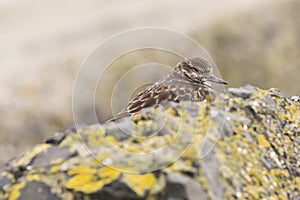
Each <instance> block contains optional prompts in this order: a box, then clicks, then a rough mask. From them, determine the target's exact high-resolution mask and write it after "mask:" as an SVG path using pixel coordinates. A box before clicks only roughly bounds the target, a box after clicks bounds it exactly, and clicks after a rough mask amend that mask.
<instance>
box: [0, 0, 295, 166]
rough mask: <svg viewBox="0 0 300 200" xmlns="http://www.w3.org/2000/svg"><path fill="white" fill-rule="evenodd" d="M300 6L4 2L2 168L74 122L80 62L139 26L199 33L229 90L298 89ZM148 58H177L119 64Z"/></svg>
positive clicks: (214, 1) (0, 2)
mask: <svg viewBox="0 0 300 200" xmlns="http://www.w3.org/2000/svg"><path fill="white" fill-rule="evenodd" d="M299 10H300V1H298V0H285V1H282V0H264V1H261V0H243V1H236V0H226V1H219V0H209V1H208V0H187V1H180V0H173V1H159V0H152V1H139V0H132V1H130V3H129V1H108V0H101V1H99V0H86V1H70V0H61V1H50V0H44V1H37V0H36V1H33V0H14V1H12V0H10V1H9V0H0V87H1V88H0V166H3V165H4V164H5V162H7V161H8V160H9V159H10V158H12V157H14V156H16V155H17V154H19V153H21V152H23V151H24V150H26V149H28V148H30V147H31V146H33V145H34V144H37V143H40V142H42V141H44V139H45V138H46V137H48V136H51V135H53V133H54V132H56V131H63V130H65V129H66V128H67V127H68V126H70V125H72V124H73V123H74V122H73V118H72V102H71V101H72V99H71V97H72V87H73V82H74V79H75V77H76V72H77V70H78V69H79V67H80V65H81V63H82V62H83V61H84V59H85V58H86V57H87V56H88V55H89V53H90V52H91V51H92V50H93V49H94V48H95V47H96V46H97V45H98V44H99V43H101V42H102V41H103V40H105V39H106V38H108V37H110V36H112V35H113V34H117V33H119V32H121V31H126V30H129V29H132V28H138V27H144V26H155V27H162V28H169V29H174V30H177V31H179V32H183V33H185V34H187V35H189V36H191V37H192V38H193V39H195V40H196V41H198V42H199V43H200V44H201V45H203V46H204V47H205V48H206V49H207V51H208V52H209V53H210V55H211V57H212V58H213V60H214V61H215V63H216V64H217V66H219V70H220V73H221V74H222V77H223V79H225V80H226V81H228V82H229V83H230V85H229V87H236V86H241V85H243V84H246V83H250V84H253V85H256V86H259V87H261V88H269V87H277V88H280V89H281V90H282V91H284V93H285V94H286V95H299V93H300V87H299V85H300V79H299V74H300V61H299V58H300V51H299V46H300V13H299ZM140 57H143V62H145V61H149V62H153V61H157V62H160V63H164V64H168V65H172V66H174V65H175V64H176V63H177V62H178V60H174V57H172V56H168V55H163V56H161V57H159V59H158V58H157V57H155V55H154V54H153V53H151V52H150V53H149V52H148V53H147V52H146V53H145V52H143V53H135V54H132V55H131V56H129V57H126V58H124V59H123V60H122V61H118V62H117V63H114V64H116V65H135V64H137V63H138V64H140V63H139V58H140ZM145 57H146V59H145ZM153 59H154V60H153ZM97 95H99V97H98V98H102V99H107V96H108V95H107V94H106V92H105V91H103V92H98V93H97ZM83 98H84V97H83ZM103 102H106V103H107V102H108V101H103ZM125 103H126V102H125ZM105 106H107V105H105V104H102V105H97V107H98V109H99V110H97V111H99V112H100V113H101V114H100V118H102V120H103V119H107V118H109V117H110V116H109V115H110V112H106V111H105V110H104V109H103V107H105Z"/></svg>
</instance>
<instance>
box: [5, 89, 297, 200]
mask: <svg viewBox="0 0 300 200" xmlns="http://www.w3.org/2000/svg"><path fill="white" fill-rule="evenodd" d="M299 125H300V98H299V97H298V96H294V97H289V98H288V97H285V96H284V94H283V93H282V92H280V91H279V90H278V89H274V88H272V89H269V90H262V89H259V88H256V87H253V86H250V85H246V86H244V87H241V88H230V89H228V90H226V91H224V92H222V93H220V94H217V95H211V96H210V97H209V98H207V100H206V102H200V103H189V102H183V103H181V104H176V103H167V102H166V103H164V104H162V105H160V106H157V107H154V108H149V109H144V110H143V112H142V113H141V114H139V115H137V116H135V117H134V118H133V119H129V118H124V119H122V120H120V121H118V122H116V123H107V124H104V125H92V126H86V127H84V126H81V127H79V126H74V127H73V128H70V129H68V130H67V131H65V132H61V133H56V134H55V135H54V136H53V137H52V138H49V139H47V140H46V142H45V143H44V144H40V145H37V146H35V147H33V148H32V149H30V150H28V151H27V152H24V153H23V154H22V155H20V156H18V157H16V158H14V159H12V160H11V161H10V162H9V163H7V166H6V167H5V168H3V169H1V170H0V199H10V200H14V199H45V200H46V199H49V200H50V199H51V200H55V199H118V200H121V199H126V200H127V199H135V200H137V199H148V200H150V199H168V200H171V199H172V200H173V199H263V198H267V199H299V196H300V149H299V145H300V137H299V135H300V128H299Z"/></svg>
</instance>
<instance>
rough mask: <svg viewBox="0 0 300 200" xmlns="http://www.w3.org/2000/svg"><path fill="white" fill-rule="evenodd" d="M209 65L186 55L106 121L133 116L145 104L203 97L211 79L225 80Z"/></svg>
mask: <svg viewBox="0 0 300 200" xmlns="http://www.w3.org/2000/svg"><path fill="white" fill-rule="evenodd" d="M212 71H213V69H212V65H211V64H210V63H209V62H208V61H207V60H206V59H204V58H201V57H192V58H185V59H183V60H182V61H181V62H179V63H178V64H177V65H176V67H175V68H174V69H173V70H172V71H171V72H169V73H168V74H167V75H166V76H165V77H164V78H163V79H161V80H158V81H157V82H155V83H154V84H152V85H150V86H149V87H147V88H146V89H144V90H143V91H141V92H139V93H138V94H137V95H136V96H135V97H134V98H132V99H131V100H130V101H129V103H128V105H127V107H126V108H125V109H123V110H122V111H121V112H120V113H118V114H117V115H116V116H114V117H113V118H111V119H110V120H108V121H107V122H111V121H116V120H118V119H120V118H123V117H126V116H131V117H132V116H134V115H135V114H137V113H138V112H139V111H141V110H142V109H144V108H147V107H151V106H154V105H157V104H160V103H161V102H163V101H173V102H177V103H179V102H181V101H192V102H199V101H204V100H205V99H206V96H207V95H208V94H209V88H211V83H212V82H214V83H218V84H225V85H226V84H227V82H226V81H224V80H222V79H221V78H219V77H217V76H215V75H214V74H213V73H212Z"/></svg>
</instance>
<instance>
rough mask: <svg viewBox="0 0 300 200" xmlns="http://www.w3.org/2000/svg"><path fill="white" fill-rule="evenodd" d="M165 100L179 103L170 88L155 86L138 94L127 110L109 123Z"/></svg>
mask: <svg viewBox="0 0 300 200" xmlns="http://www.w3.org/2000/svg"><path fill="white" fill-rule="evenodd" d="M164 100H170V101H177V100H176V96H175V94H174V92H172V91H171V87H170V86H164V85H159V84H154V85H152V86H150V87H148V88H146V89H145V90H143V91H142V92H140V93H138V95H137V96H136V97H134V98H133V99H132V100H131V101H130V102H129V103H128V106H127V108H126V109H124V110H122V111H121V112H120V113H118V114H117V115H116V116H114V117H113V118H112V119H110V120H108V122H109V121H115V120H117V119H120V118H122V117H126V116H132V115H134V114H136V113H137V112H139V111H140V110H141V109H143V108H146V107H150V106H153V105H156V104H159V103H160V102H162V101H164Z"/></svg>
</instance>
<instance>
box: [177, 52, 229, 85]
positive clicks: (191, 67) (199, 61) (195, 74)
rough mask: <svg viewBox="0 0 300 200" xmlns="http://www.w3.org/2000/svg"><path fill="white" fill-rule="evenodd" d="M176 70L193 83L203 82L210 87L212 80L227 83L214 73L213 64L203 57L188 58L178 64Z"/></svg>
mask: <svg viewBox="0 0 300 200" xmlns="http://www.w3.org/2000/svg"><path fill="white" fill-rule="evenodd" d="M175 71H176V72H177V73H178V74H180V75H181V76H183V77H184V78H185V79H188V80H189V81H191V82H192V83H201V84H203V85H206V86H208V87H210V86H211V82H214V83H219V84H227V82H225V81H223V80H222V79H220V78H218V77H217V76H215V75H214V74H213V73H212V67H211V64H210V63H209V62H207V61H206V60H205V59H203V58H199V57H194V58H186V59H184V60H183V61H181V62H180V63H178V64H177V67H176V68H175Z"/></svg>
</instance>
